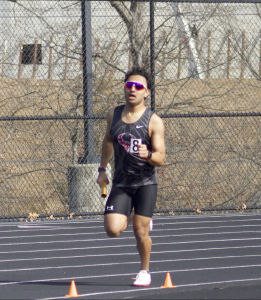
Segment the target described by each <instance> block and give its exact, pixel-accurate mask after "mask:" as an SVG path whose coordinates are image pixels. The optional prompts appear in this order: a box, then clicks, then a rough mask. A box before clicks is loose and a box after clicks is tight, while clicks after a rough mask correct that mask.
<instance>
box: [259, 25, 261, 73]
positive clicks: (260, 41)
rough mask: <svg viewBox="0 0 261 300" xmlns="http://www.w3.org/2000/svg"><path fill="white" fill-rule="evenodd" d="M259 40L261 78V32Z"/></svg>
mask: <svg viewBox="0 0 261 300" xmlns="http://www.w3.org/2000/svg"><path fill="white" fill-rule="evenodd" d="M259 39H260V40H259V76H260V77H261V30H260V36H259Z"/></svg>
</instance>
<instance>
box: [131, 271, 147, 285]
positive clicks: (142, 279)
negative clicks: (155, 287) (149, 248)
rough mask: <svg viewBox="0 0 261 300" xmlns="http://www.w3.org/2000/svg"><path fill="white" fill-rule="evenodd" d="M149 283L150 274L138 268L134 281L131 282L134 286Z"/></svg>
mask: <svg viewBox="0 0 261 300" xmlns="http://www.w3.org/2000/svg"><path fill="white" fill-rule="evenodd" d="M150 283H151V275H150V273H149V272H148V271H146V270H140V271H139V273H138V274H137V276H136V278H135V281H134V282H133V285H134V286H149V285H150Z"/></svg>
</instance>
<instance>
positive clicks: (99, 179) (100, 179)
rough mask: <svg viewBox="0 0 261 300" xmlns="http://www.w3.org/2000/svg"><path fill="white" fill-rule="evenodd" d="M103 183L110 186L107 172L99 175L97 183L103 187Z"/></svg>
mask: <svg viewBox="0 0 261 300" xmlns="http://www.w3.org/2000/svg"><path fill="white" fill-rule="evenodd" d="M103 181H105V182H106V183H107V184H109V179H108V176H107V174H106V172H104V171H101V172H100V173H99V176H98V179H97V183H98V184H99V185H100V186H101V183H102V182H103Z"/></svg>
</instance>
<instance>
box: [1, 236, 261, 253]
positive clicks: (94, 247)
mask: <svg viewBox="0 0 261 300" xmlns="http://www.w3.org/2000/svg"><path fill="white" fill-rule="evenodd" d="M133 239H134V238H133ZM253 240H261V238H246V239H222V240H203V241H185V242H170V243H166V242H164V243H153V246H157V245H173V244H175V245H178V244H192V243H213V242H235V241H239V242H240V241H244V242H245V241H253ZM79 241H82V240H79ZM86 241H89V240H86ZM68 242H72V241H68ZM12 245H13V244H12ZM14 245H17V244H14ZM118 247H136V245H126V244H125V245H112V246H104V245H103V246H102V249H105V248H118ZM79 249H101V246H93V247H84V248H82V247H80V248H65V249H59V251H68V250H79ZM47 251H56V250H54V249H46V250H30V252H47ZM17 252H19V253H20V252H21V251H9V252H7V253H17ZM24 252H27V253H28V250H26V251H24ZM0 253H2V252H0ZM4 253H6V252H4Z"/></svg>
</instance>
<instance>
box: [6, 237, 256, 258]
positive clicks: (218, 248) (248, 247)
mask: <svg viewBox="0 0 261 300" xmlns="http://www.w3.org/2000/svg"><path fill="white" fill-rule="evenodd" d="M224 241H226V240H224ZM229 241H230V240H229ZM172 244H174V243H172ZM162 245H165V243H158V244H153V246H162ZM118 247H120V248H122V247H136V245H117V246H109V247H106V248H118ZM93 248H94V249H97V248H100V247H83V248H69V249H48V250H33V251H30V252H28V251H27V250H26V251H5V252H0V254H16V253H19V254H20V253H28V255H31V253H42V252H59V251H75V250H77V251H79V250H90V249H93ZM251 248H261V245H253V246H239V247H215V248H198V249H196V248H194V249H181V250H166V251H151V254H160V253H162V254H164V253H180V252H196V251H213V250H230V249H251ZM124 255H138V253H133V252H131V253H103V254H86V255H83V256H79V257H92V256H98V257H99V256H101V257H104V256H124ZM70 257H72V256H63V257H61V256H59V258H60V259H63V258H65V259H67V258H70ZM77 257H78V256H77ZM34 259H46V260H48V259H52V257H51V258H48V257H43V258H25V259H23V258H22V259H10V261H20V260H21V261H23V260H29V261H30V260H34ZM2 261H5V260H1V261H0V262H2ZM6 261H8V260H6Z"/></svg>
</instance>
